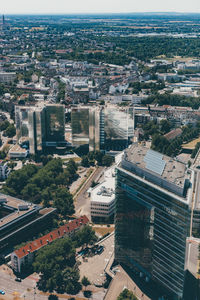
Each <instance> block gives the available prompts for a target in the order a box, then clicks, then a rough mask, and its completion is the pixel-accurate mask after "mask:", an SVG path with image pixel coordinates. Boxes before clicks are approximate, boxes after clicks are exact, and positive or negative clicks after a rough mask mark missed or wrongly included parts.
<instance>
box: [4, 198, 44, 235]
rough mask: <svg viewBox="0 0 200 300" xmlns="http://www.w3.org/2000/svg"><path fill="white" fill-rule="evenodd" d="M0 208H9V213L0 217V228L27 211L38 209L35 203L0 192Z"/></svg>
mask: <svg viewBox="0 0 200 300" xmlns="http://www.w3.org/2000/svg"><path fill="white" fill-rule="evenodd" d="M4 200H5V201H4ZM1 208H2V210H3V209H7V210H10V213H9V214H6V216H4V217H3V218H1V219H0V230H1V229H3V227H4V226H6V225H8V224H9V223H10V222H12V221H14V220H17V219H19V218H21V217H22V216H24V215H26V214H27V213H31V212H34V211H36V210H39V209H40V207H39V206H37V205H34V204H31V203H28V202H25V201H23V200H20V199H17V198H14V197H11V196H8V195H4V194H1V193H0V210H1Z"/></svg>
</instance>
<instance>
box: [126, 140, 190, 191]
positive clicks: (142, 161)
mask: <svg viewBox="0 0 200 300" xmlns="http://www.w3.org/2000/svg"><path fill="white" fill-rule="evenodd" d="M125 160H126V161H129V162H131V163H133V164H135V165H136V166H137V167H138V168H141V169H143V170H145V171H147V172H148V173H152V175H155V176H158V177H160V178H162V179H163V180H165V181H168V182H170V183H173V184H174V185H176V186H179V187H180V188H184V185H185V180H186V179H189V178H190V174H188V172H187V166H186V164H184V163H182V162H179V161H177V160H176V159H173V158H171V157H169V156H166V155H163V154H161V153H159V152H156V151H153V150H151V149H150V148H149V147H147V146H142V145H139V144H133V145H131V146H130V148H128V149H127V150H126V151H125Z"/></svg>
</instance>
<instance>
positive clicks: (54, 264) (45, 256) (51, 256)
mask: <svg viewBox="0 0 200 300" xmlns="http://www.w3.org/2000/svg"><path fill="white" fill-rule="evenodd" d="M49 242H50V241H49ZM75 262H76V261H75V249H74V247H73V244H72V241H71V240H70V239H69V238H63V239H58V240H56V241H54V242H53V243H51V244H49V245H47V246H45V247H43V248H41V249H40V250H39V251H38V252H37V253H36V256H35V261H34V263H33V267H34V270H35V271H36V272H38V273H41V276H40V280H39V282H38V288H39V289H41V290H43V291H50V292H52V291H53V290H56V291H59V292H61V291H62V292H68V291H69V290H70V287H69V285H68V287H67V279H69V278H70V280H69V281H68V282H70V284H71V286H72V282H73V280H74V282H73V287H72V291H73V290H75V289H76V288H75V286H76V287H77V285H78V284H77V282H78V280H79V273H78V271H77V270H74V265H75ZM75 271H76V272H75ZM66 274H67V275H66Z"/></svg>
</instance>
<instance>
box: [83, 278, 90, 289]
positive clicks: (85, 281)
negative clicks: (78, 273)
mask: <svg viewBox="0 0 200 300" xmlns="http://www.w3.org/2000/svg"><path fill="white" fill-rule="evenodd" d="M81 283H82V285H83V286H84V287H85V289H86V287H87V286H88V285H90V281H89V280H88V278H87V277H86V276H83V278H82V279H81Z"/></svg>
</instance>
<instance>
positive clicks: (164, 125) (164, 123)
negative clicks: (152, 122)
mask: <svg viewBox="0 0 200 300" xmlns="http://www.w3.org/2000/svg"><path fill="white" fill-rule="evenodd" d="M171 127H172V124H171V123H170V122H169V121H168V120H165V119H163V120H161V121H160V130H161V132H162V133H163V134H166V133H167V132H169V131H170V130H171Z"/></svg>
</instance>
